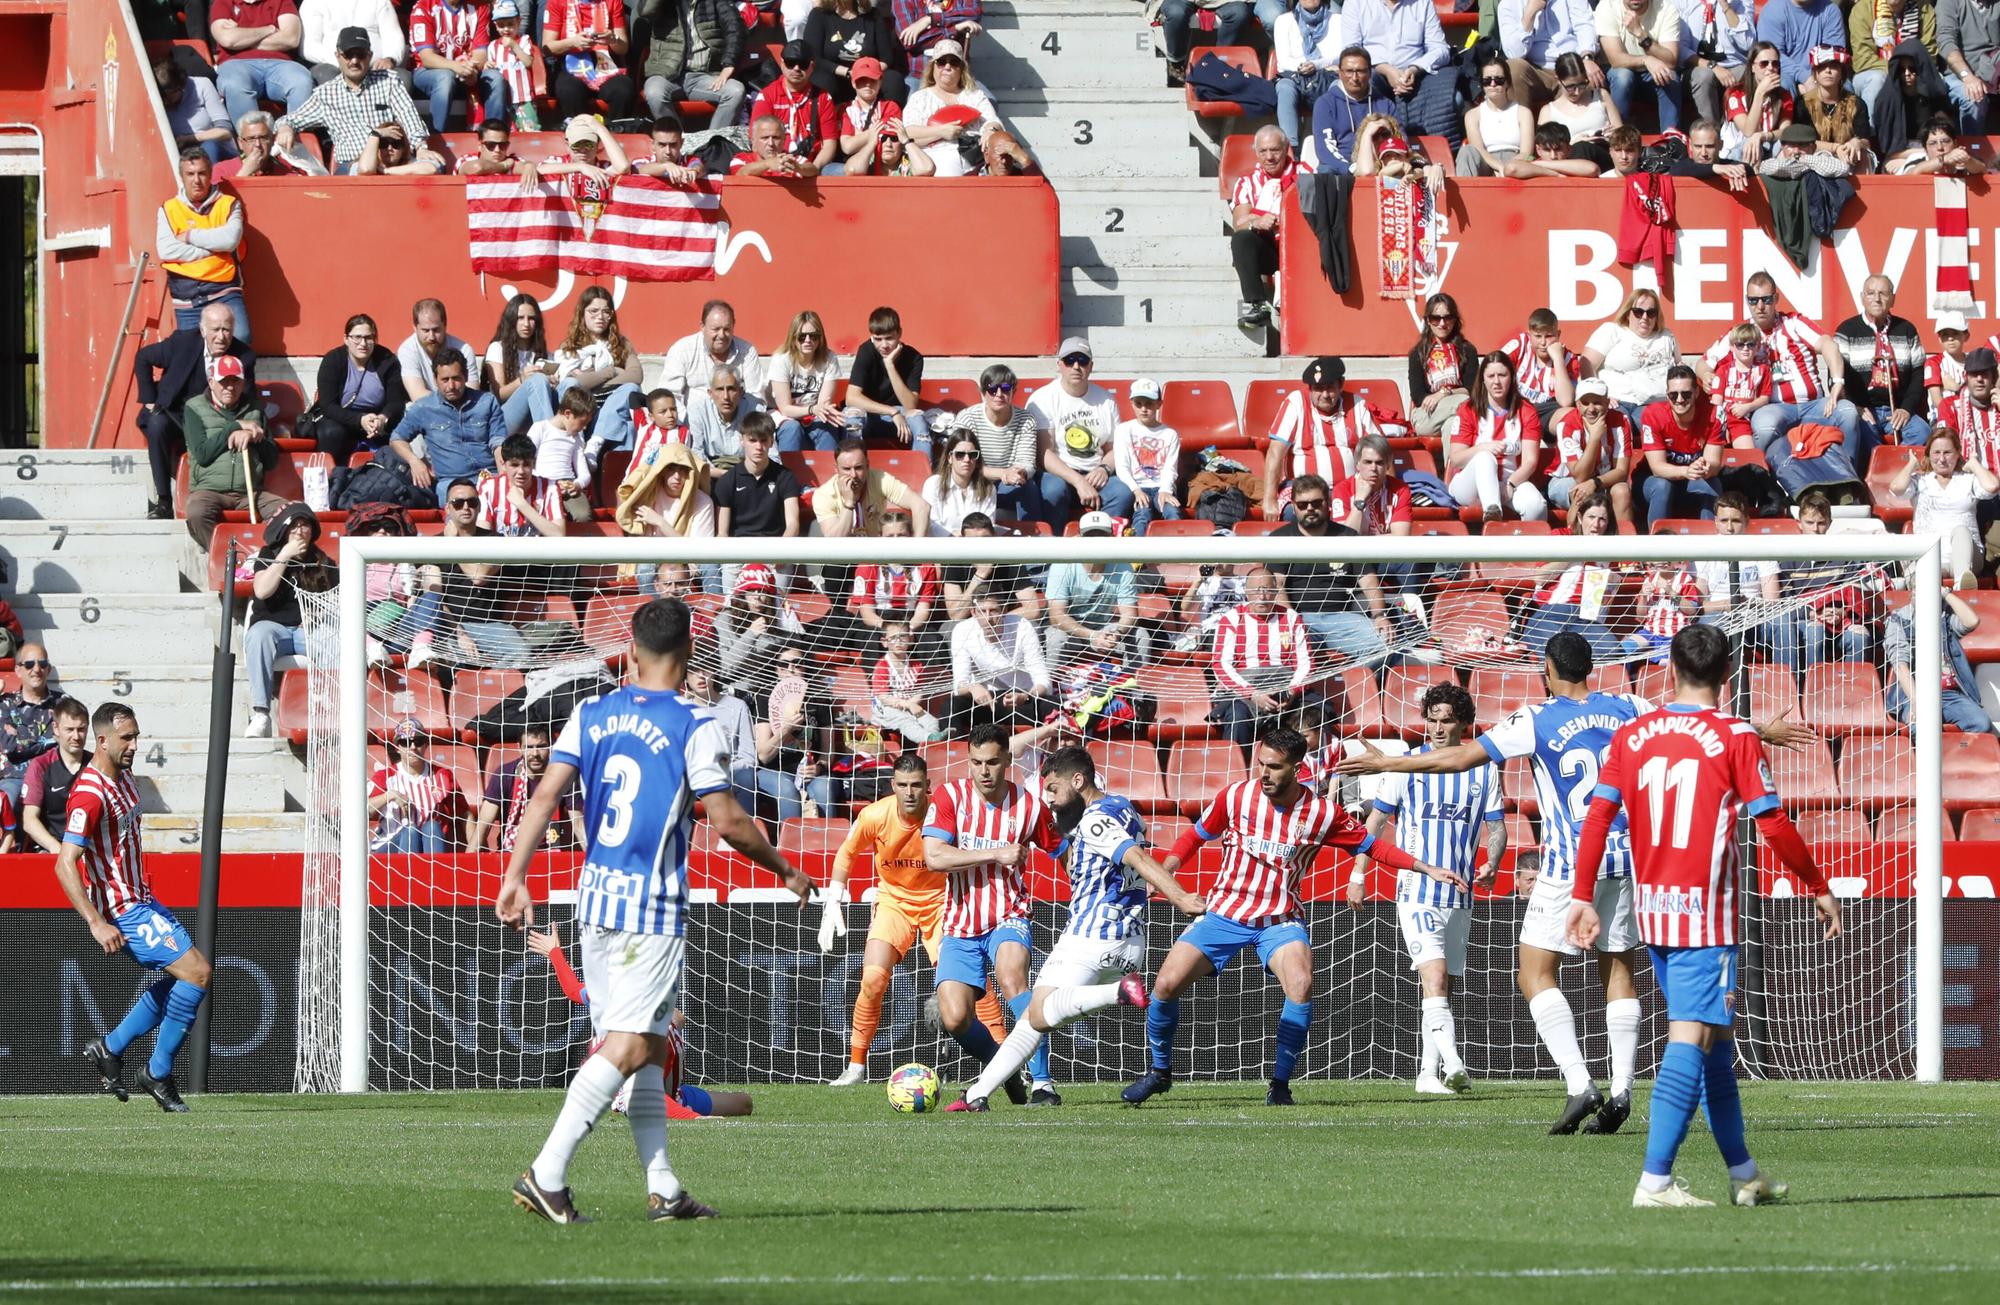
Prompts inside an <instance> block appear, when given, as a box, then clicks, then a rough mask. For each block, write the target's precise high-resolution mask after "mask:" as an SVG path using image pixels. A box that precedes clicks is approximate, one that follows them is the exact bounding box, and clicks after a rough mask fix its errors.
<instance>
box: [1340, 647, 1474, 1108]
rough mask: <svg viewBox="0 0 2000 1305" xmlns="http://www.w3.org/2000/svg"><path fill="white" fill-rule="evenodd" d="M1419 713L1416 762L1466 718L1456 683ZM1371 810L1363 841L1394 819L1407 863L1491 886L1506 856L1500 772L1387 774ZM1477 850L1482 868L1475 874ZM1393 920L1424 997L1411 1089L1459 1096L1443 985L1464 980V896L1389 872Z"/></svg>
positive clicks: (1466, 1082) (1467, 905)
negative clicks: (1393, 882)
mask: <svg viewBox="0 0 2000 1305" xmlns="http://www.w3.org/2000/svg"><path fill="white" fill-rule="evenodd" d="M1419 708H1420V710H1421V712H1422V714H1423V721H1424V746H1423V747H1421V748H1418V749H1417V755H1422V754H1425V753H1429V752H1441V751H1443V750H1445V749H1447V748H1455V747H1457V746H1458V745H1459V743H1460V742H1461V741H1463V740H1464V738H1465V731H1466V730H1467V729H1468V728H1470V727H1471V725H1472V721H1473V717H1474V715H1475V713H1474V711H1473V706H1472V695H1471V694H1469V693H1467V692H1466V691H1465V690H1464V689H1461V688H1460V687H1459V686H1458V683H1457V682H1456V681H1447V682H1445V683H1441V684H1434V685H1432V686H1431V687H1430V688H1429V689H1428V690H1426V691H1425V693H1424V696H1423V701H1422V702H1421V703H1420V704H1419ZM1374 805H1375V809H1374V811H1373V812H1371V813H1370V814H1369V816H1368V832H1369V833H1370V834H1380V833H1381V832H1382V829H1383V827H1384V826H1385V825H1387V824H1388V823H1389V821H1391V820H1394V821H1395V822H1396V846H1398V847H1400V848H1402V849H1403V850H1404V851H1405V852H1408V853H1409V854H1410V855H1411V856H1414V857H1416V858H1417V859H1418V860H1419V861H1423V862H1426V863H1428V864H1430V865H1436V866H1443V867H1444V868H1445V869H1447V870H1450V871H1452V872H1453V873H1454V874H1457V875H1458V876H1460V877H1461V878H1463V879H1465V880H1467V881H1469V882H1470V883H1471V884H1472V885H1474V886H1484V885H1486V884H1489V883H1492V882H1493V876H1494V874H1495V873H1497V872H1498V870H1499V868H1500V857H1501V856H1502V854H1504V853H1505V852H1506V850H1507V819H1506V817H1507V805H1506V800H1505V799H1504V798H1503V797H1502V796H1501V793H1500V772H1499V771H1498V770H1496V769H1494V768H1493V767H1492V766H1479V767H1477V768H1475V769H1472V770H1465V771H1454V772H1448V773H1445V774H1440V775H1427V774H1421V773H1417V774H1392V775H1389V776H1388V777H1387V778H1385V779H1384V781H1383V783H1382V787H1381V788H1379V789H1377V790H1376V793H1375V804H1374ZM1482 846H1483V847H1484V848H1485V849H1486V864H1485V865H1484V866H1482V867H1478V868H1477V869H1475V866H1477V863H1478V861H1479V849H1480V848H1481V847H1482ZM1367 860H1368V858H1366V857H1357V858H1355V874H1356V875H1360V874H1363V873H1365V870H1366V866H1367ZM1396 922H1397V924H1398V925H1400V926H1401V928H1402V931H1403V945H1404V946H1405V947H1407V948H1409V951H1410V968H1411V969H1413V970H1415V971H1416V972H1417V982H1418V983H1419V984H1420V985H1421V986H1422V988H1423V995H1424V998H1423V1007H1422V1024H1421V1026H1420V1028H1419V1039H1420V1044H1421V1046H1422V1047H1423V1054H1422V1056H1421V1057H1420V1059H1419V1063H1418V1066H1417V1091H1418V1092H1421V1093H1423V1094H1425V1095H1426V1096H1442V1095H1447V1094H1449V1093H1453V1092H1463V1091H1465V1090H1466V1088H1468V1087H1470V1086H1471V1080H1470V1079H1469V1078H1468V1077H1467V1075H1466V1072H1465V1062H1464V1061H1463V1060H1461V1059H1460V1058H1459V1055H1458V1031H1457V1029H1456V1027H1455V1026H1454V1022H1453V1020H1452V1015H1451V987H1452V980H1453V979H1455V978H1457V977H1458V976H1459V975H1462V974H1464V973H1465V942H1466V938H1467V936H1468V935H1469V934H1470V933H1471V930H1472V889H1471V888H1462V887H1460V886H1459V885H1458V884H1455V883H1452V882H1450V881H1448V880H1442V879H1433V878H1431V877H1430V876H1429V875H1424V874H1418V873H1417V872H1416V871H1414V870H1403V871H1399V872H1398V873H1397V875H1396Z"/></svg>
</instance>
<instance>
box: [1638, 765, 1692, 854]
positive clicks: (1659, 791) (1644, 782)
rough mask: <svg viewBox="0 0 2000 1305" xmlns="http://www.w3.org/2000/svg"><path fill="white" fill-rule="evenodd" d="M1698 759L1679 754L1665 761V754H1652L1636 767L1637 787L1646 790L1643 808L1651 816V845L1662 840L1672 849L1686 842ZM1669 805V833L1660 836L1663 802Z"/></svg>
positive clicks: (1664, 822) (1663, 823) (1663, 825)
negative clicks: (1670, 819)
mask: <svg viewBox="0 0 2000 1305" xmlns="http://www.w3.org/2000/svg"><path fill="white" fill-rule="evenodd" d="M1699 766H1700V763H1699V762H1697V761H1696V760H1695V759H1694V758H1693V757H1683V758H1682V759H1681V760H1679V761H1674V762H1669V761H1668V760H1667V759H1666V758H1665V757H1654V758H1653V759H1652V760H1650V761H1648V762H1647V763H1646V764H1645V765H1643V766H1641V767H1639V787H1640V789H1642V790H1643V791H1644V792H1645V794H1646V810H1647V812H1648V814H1649V815H1651V817H1652V820H1653V846H1655V847H1659V846H1661V845H1662V844H1663V843H1664V844H1665V845H1666V846H1668V847H1672V848H1675V849H1680V848H1685V847H1686V846H1687V845H1688V832H1689V830H1690V829H1691V828H1692V827H1693V825H1694V786H1695V780H1696V779H1697V778H1698V777H1699V775H1700V771H1699V769H1698V767H1699ZM1669 804H1671V805H1672V806H1673V826H1674V827H1673V833H1672V837H1670V838H1667V837H1663V835H1664V834H1665V832H1666V826H1667V811H1666V808H1667V806H1668V805H1669Z"/></svg>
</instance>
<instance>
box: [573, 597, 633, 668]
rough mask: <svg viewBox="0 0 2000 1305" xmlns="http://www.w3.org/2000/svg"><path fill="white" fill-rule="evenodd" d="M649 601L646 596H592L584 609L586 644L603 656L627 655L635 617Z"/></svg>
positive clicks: (584, 636) (584, 637) (584, 639)
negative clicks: (625, 653)
mask: <svg viewBox="0 0 2000 1305" xmlns="http://www.w3.org/2000/svg"><path fill="white" fill-rule="evenodd" d="M646 602H647V598H646V596H645V595H644V594H636V593H625V594H620V593H599V594H593V595H591V599H590V603H589V605H588V606H586V607H585V608H584V609H583V641H584V642H585V643H587V644H589V645H590V646H591V648H592V649H593V650H594V651H596V652H597V653H599V654H601V655H604V656H610V655H612V654H615V653H621V652H624V651H625V649H626V647H627V646H628V645H629V644H630V643H631V642H632V614H633V613H634V612H636V611H638V610H639V609H640V608H641V607H643V606H645V605H646Z"/></svg>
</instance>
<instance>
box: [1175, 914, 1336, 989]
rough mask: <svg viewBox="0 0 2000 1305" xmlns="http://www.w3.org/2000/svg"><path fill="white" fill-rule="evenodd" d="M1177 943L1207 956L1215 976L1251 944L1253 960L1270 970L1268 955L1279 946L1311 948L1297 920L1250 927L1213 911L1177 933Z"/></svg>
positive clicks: (1302, 926)
mask: <svg viewBox="0 0 2000 1305" xmlns="http://www.w3.org/2000/svg"><path fill="white" fill-rule="evenodd" d="M1179 941H1180V942H1184V943H1186V944H1188V945H1189V946H1191V947H1193V948H1195V949H1197V950H1198V951H1200V952H1201V954H1202V955H1203V956H1206V957H1208V963H1209V964H1210V965H1212V966H1214V967H1215V972H1216V973H1217V974H1220V973H1222V972H1223V971H1224V970H1226V969H1228V968H1229V962H1230V961H1231V960H1232V959H1234V957H1235V956H1236V953H1238V952H1240V951H1242V950H1243V949H1244V948H1245V947H1248V946H1250V945H1252V944H1253V943H1254V944H1255V945H1256V947H1257V959H1258V960H1260V961H1262V962H1263V963H1264V968H1265V969H1267V970H1268V969H1270V968H1271V957H1272V955H1273V954H1274V953H1275V952H1276V951H1277V950H1278V949H1279V948H1280V947H1284V946H1286V945H1287V944H1289V943H1295V942H1296V943H1305V944H1306V945H1307V946H1308V947H1310V946H1311V945H1312V940H1311V939H1310V938H1308V937H1307V936H1306V927H1305V926H1304V925H1303V924H1300V923H1299V922H1298V921H1297V920H1286V921H1283V922H1282V923H1279V924H1267V925H1265V926H1263V927H1262V928H1253V927H1252V926H1250V925H1247V924H1238V923H1237V922H1236V921H1234V920H1232V919H1229V918H1228V917H1227V916H1222V915H1216V914H1215V913H1214V912H1210V913H1209V914H1207V915H1204V916H1202V917H1201V918H1200V919H1198V920H1196V921H1195V922H1194V923H1193V924H1191V925H1189V926H1188V927H1187V928H1185V929H1183V930H1181V936H1180V939H1179Z"/></svg>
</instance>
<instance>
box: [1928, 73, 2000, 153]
mask: <svg viewBox="0 0 2000 1305" xmlns="http://www.w3.org/2000/svg"><path fill="white" fill-rule="evenodd" d="M1938 71H1939V72H1941V73H1944V88H1945V90H1947V91H1949V92H1950V93H1951V102H1952V104H1953V105H1954V106H1955V107H1956V108H1957V109H1958V134H1959V135H1961V136H1984V135H1985V134H1986V110H1987V109H1988V108H1990V107H1992V104H1993V96H1992V94H1991V92H1988V94H1987V96H1986V98H1985V99H1983V100H1981V101H1980V102H1979V103H1977V104H1974V103H1973V102H1972V97H1971V96H1970V95H1968V94H1966V91H1965V82H1964V81H1963V80H1962V79H1961V78H1959V77H1957V76H1955V75H1954V74H1952V73H1951V72H1949V71H1946V70H1945V69H1942V68H1940V69H1939V70H1938Z"/></svg>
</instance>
